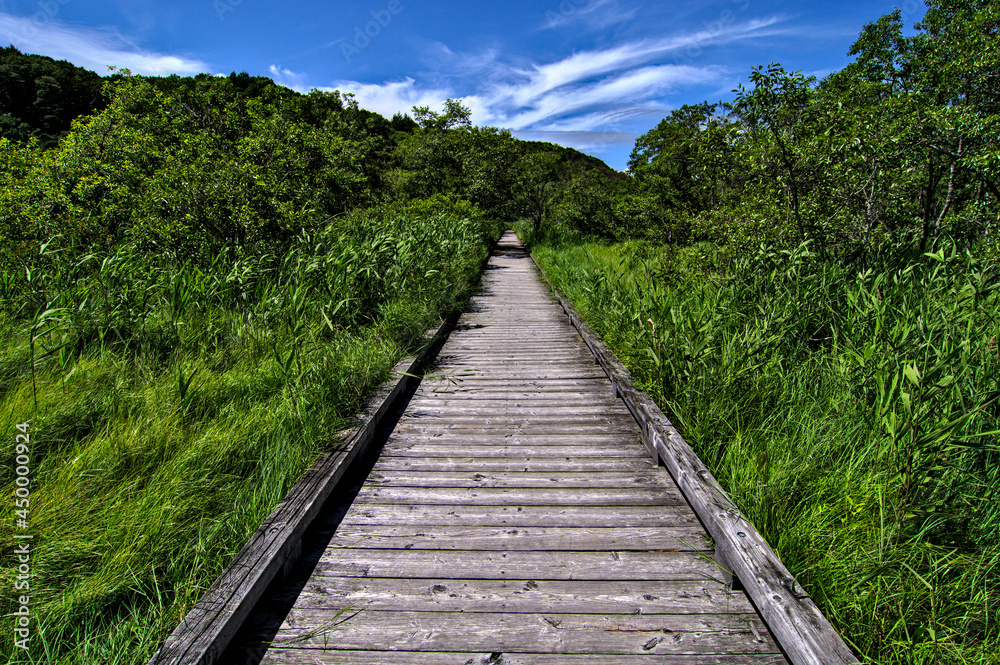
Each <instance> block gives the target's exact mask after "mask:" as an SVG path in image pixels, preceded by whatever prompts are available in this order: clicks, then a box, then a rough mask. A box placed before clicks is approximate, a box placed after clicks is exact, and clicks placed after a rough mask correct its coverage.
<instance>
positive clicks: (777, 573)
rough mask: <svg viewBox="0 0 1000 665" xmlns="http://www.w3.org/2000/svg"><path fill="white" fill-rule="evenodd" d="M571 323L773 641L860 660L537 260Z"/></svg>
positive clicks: (804, 655) (830, 662) (800, 658)
mask: <svg viewBox="0 0 1000 665" xmlns="http://www.w3.org/2000/svg"><path fill="white" fill-rule="evenodd" d="M531 259H532V261H534V263H535V266H536V267H537V268H538V270H539V272H540V273H541V274H542V276H543V277H544V278H545V281H546V282H547V283H548V286H549V289H550V290H551V291H552V294H553V295H554V296H555V298H556V300H557V301H558V302H559V305H560V306H561V307H562V309H563V311H564V312H565V313H566V316H568V317H569V320H570V323H572V325H573V327H575V328H576V329H577V331H578V332H579V333H580V336H581V337H582V338H583V341H584V343H585V344H586V345H587V347H588V348H589V349H590V351H591V353H593V354H594V360H595V361H596V362H597V364H598V365H600V366H601V368H602V369H603V370H604V373H605V374H607V375H608V378H609V379H610V380H611V383H612V385H613V386H614V390H615V394H616V395H617V396H618V397H620V398H621V399H622V401H623V402H624V403H625V405H626V406H627V407H628V410H629V411H630V412H631V413H632V415H633V417H635V420H636V422H637V423H638V424H639V428H640V429H641V430H642V440H643V442H644V443H645V444H646V447H647V448H648V449H649V451H650V454H651V455H652V457H653V460H654V461H655V462H657V463H659V462H660V461H661V460H662V462H663V464H664V465H665V466H666V468H667V470H668V471H669V472H670V475H671V476H672V477H673V479H674V481H675V482H676V483H677V486H678V487H680V489H681V492H683V494H684V497H685V498H686V499H687V501H688V503H689V504H691V508H692V509H693V510H694V511H695V514H697V516H698V519H699V520H701V522H702V525H703V526H704V527H705V529H706V530H707V531H708V533H709V535H711V536H712V538H713V539H714V540H715V548H716V561H717V562H718V563H719V565H720V566H721V567H722V568H723V570H725V571H726V572H727V573H731V574H732V575H733V576H735V577H736V579H738V580H739V582H740V585H741V586H742V588H743V590H744V591H745V592H746V594H747V596H749V598H750V600H751V601H752V602H753V604H754V605H755V606H756V607H757V610H758V611H759V612H760V615H761V618H763V620H764V622H765V623H766V624H767V627H768V628H769V629H770V631H771V633H772V634H773V635H774V637H775V640H776V641H777V642H778V644H779V645H780V646H781V649H782V650H783V651H784V652H785V655H786V656H787V657H788V659H789V660H790V661H791V662H792V663H793V665H834V664H837V663H857V662H859V661H858V659H857V657H856V656H855V655H854V653H853V652H851V650H850V648H849V647H848V646H847V644H846V643H845V642H844V640H843V638H842V637H841V636H840V634H839V633H838V632H837V631H836V630H835V629H834V627H833V626H832V625H831V624H830V622H829V621H828V620H827V618H826V617H825V616H824V615H823V613H822V612H821V611H820V609H819V608H818V607H817V606H816V603H815V602H814V601H813V600H812V598H810V597H809V595H808V594H807V593H806V591H805V589H804V588H803V587H802V585H801V584H799V583H798V581H797V580H796V579H795V577H793V576H792V574H791V573H790V572H788V569H787V568H786V567H785V564H783V563H782V562H781V559H779V558H778V556H777V555H776V554H775V553H774V551H773V550H772V549H771V547H770V546H769V545H768V544H767V541H766V540H764V538H763V537H762V536H761V535H760V533H758V531H757V529H756V528H755V527H754V525H753V524H751V523H750V522H749V521H747V520H746V519H745V518H744V517H743V516H742V515H741V514H740V511H739V509H738V508H737V507H736V505H735V504H733V502H732V500H731V499H730V498H729V496H728V495H727V494H726V493H725V492H724V491H723V490H722V488H721V487H720V486H719V483H718V481H717V480H716V479H715V477H714V476H713V475H712V473H711V472H710V471H709V470H708V469H707V468H705V465H704V464H703V463H702V461H701V459H699V457H698V455H696V454H695V452H694V450H692V449H691V446H689V445H688V443H687V441H685V440H684V438H683V437H682V436H681V434H680V432H678V431H677V429H676V428H675V427H674V426H673V424H672V423H671V422H670V420H669V419H668V418H667V417H666V416H665V415H664V414H663V411H661V410H660V408H659V407H658V406H657V405H656V403H655V402H653V400H652V399H651V398H650V397H649V396H648V395H647V394H646V393H645V392H643V391H641V390H639V389H637V388H636V387H635V385H634V384H633V382H632V376H631V374H630V373H629V371H628V370H627V369H626V368H625V366H624V365H622V363H621V361H620V360H618V357H617V356H616V355H615V354H614V352H613V351H611V350H610V349H609V348H608V347H607V346H606V345H605V344H604V342H603V341H602V340H601V338H600V336H598V334H597V333H596V332H595V331H594V330H593V329H592V328H591V327H590V326H589V325H588V324H587V323H586V322H585V321H584V320H583V318H582V317H581V316H580V313H579V312H577V311H576V308H574V307H573V305H572V304H570V303H569V301H567V300H566V299H565V298H564V297H563V296H562V294H561V293H560V292H559V290H558V289H556V287H555V285H554V283H553V282H552V280H551V279H549V276H548V274H547V273H546V272H545V270H544V268H542V266H541V264H539V263H538V261H537V260H536V259H535V257H534V255H532V256H531Z"/></svg>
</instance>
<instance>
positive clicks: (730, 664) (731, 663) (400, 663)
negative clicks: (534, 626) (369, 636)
mask: <svg viewBox="0 0 1000 665" xmlns="http://www.w3.org/2000/svg"><path fill="white" fill-rule="evenodd" d="M267 662H268V663H273V664H274V665H290V664H293V663H294V664H295V665H387V664H391V665H594V664H595V663H599V664H600V665H781V664H783V663H785V662H787V661H785V658H784V656H781V655H780V654H725V655H706V654H656V655H649V654H642V655H639V654H629V655H627V656H615V655H603V656H601V658H600V660H595V659H594V656H593V655H591V654H586V655H573V654H551V653H510V652H493V653H482V652H481V653H472V652H439V651H438V652H433V651H348V650H332V649H331V650H326V649H324V650H317V649H295V648H283V649H280V650H275V651H274V652H273V653H271V654H268V660H267Z"/></svg>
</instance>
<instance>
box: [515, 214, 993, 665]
mask: <svg viewBox="0 0 1000 665" xmlns="http://www.w3.org/2000/svg"><path fill="white" fill-rule="evenodd" d="M520 230H521V231H522V233H523V235H525V236H528V237H529V239H530V230H529V229H527V228H522V229H520ZM532 251H533V252H534V253H535V255H536V257H537V258H538V259H539V260H540V262H541V263H542V264H543V266H544V267H545V269H546V271H547V272H548V273H549V275H550V276H551V278H552V279H553V280H554V282H555V285H556V286H557V287H558V288H559V289H560V290H561V291H562V292H563V293H564V294H566V295H567V296H568V297H569V299H570V300H571V301H572V302H573V303H574V305H575V306H576V307H577V308H578V309H579V310H580V311H581V313H582V314H583V316H584V317H585V318H586V319H587V320H588V321H589V322H590V323H591V324H592V325H593V326H594V327H595V329H597V330H598V332H599V333H600V334H601V335H602V336H603V337H604V339H605V340H606V341H607V342H608V344H609V345H610V346H611V348H612V349H614V350H615V352H616V353H617V354H618V355H619V356H620V357H621V358H622V359H623V361H624V362H625V364H626V365H627V366H628V368H629V369H630V371H632V372H633V374H634V376H635V377H636V378H637V380H638V382H639V383H640V385H642V387H643V388H645V389H646V390H647V391H648V392H649V393H650V394H651V395H652V396H653V397H654V399H656V401H657V402H658V403H659V404H660V405H661V406H662V407H663V408H664V411H665V412H666V413H667V414H668V415H669V416H670V417H671V418H672V420H674V422H675V424H677V425H678V426H679V427H680V429H681V430H682V431H683V433H684V435H685V436H686V438H687V440H688V441H689V442H690V443H691V445H692V446H693V447H694V448H695V450H696V451H697V452H698V454H699V455H700V456H701V457H702V459H703V460H704V461H705V462H706V464H707V465H708V466H709V467H710V469H711V470H712V472H713V473H714V474H715V475H716V477H717V478H718V479H719V481H720V482H721V484H722V485H723V487H724V488H725V489H726V490H727V491H728V492H729V493H730V494H731V495H732V497H733V499H734V501H735V502H736V504H737V505H738V506H739V507H740V508H741V510H742V511H744V513H745V514H746V515H747V517H748V518H749V519H750V520H751V521H752V522H753V523H754V524H755V525H756V526H757V527H758V529H759V530H760V531H761V533H762V534H763V535H764V537H765V538H766V539H767V540H768V542H769V543H770V544H771V545H772V546H773V547H774V549H775V551H776V552H777V553H778V554H779V556H780V557H781V558H782V560H783V561H784V562H785V563H786V565H787V566H788V567H789V569H790V570H791V571H792V573H793V574H794V575H796V577H797V578H798V579H799V580H800V582H802V583H803V584H804V585H805V587H806V589H807V590H808V591H809V592H810V593H811V595H812V596H813V597H814V598H815V599H816V601H817V602H818V603H819V605H820V607H821V608H822V609H823V610H824V612H826V613H827V615H828V616H829V617H830V619H831V621H832V622H833V624H834V625H835V626H836V627H837V628H838V629H839V630H840V631H841V632H842V633H843V634H844V636H845V638H846V639H847V640H848V642H849V643H850V644H851V645H852V646H853V647H854V649H855V650H856V652H857V653H859V654H861V655H862V656H863V660H864V662H870V663H884V664H886V665H888V664H890V663H891V664H896V663H995V662H1000V628H998V620H1000V592H998V591H997V589H1000V501H998V498H1000V497H998V495H997V489H998V487H1000V475H998V474H1000V472H998V471H997V468H998V464H997V463H998V462H1000V446H998V439H997V430H998V429H1000V428H998V419H1000V408H998V403H997V395H998V388H1000V385H998V377H1000V351H998V346H997V344H998V341H997V340H998V335H1000V298H998V295H1000V274H998V270H997V266H996V265H995V264H990V263H988V262H985V261H983V260H980V259H978V258H977V257H976V255H975V254H974V253H973V252H970V251H966V250H963V249H960V248H959V247H957V246H956V245H954V244H951V243H947V242H943V243H942V244H941V245H940V247H939V248H938V249H937V251H935V252H933V253H928V254H926V255H921V254H919V253H917V252H915V251H913V250H912V249H910V248H908V247H902V246H896V247H885V248H882V249H880V250H876V251H872V252H870V253H868V254H866V255H865V256H862V257H857V258H855V259H852V260H839V261H832V260H826V259H823V258H822V257H819V256H817V255H815V254H813V253H812V252H811V251H810V247H809V245H803V246H800V247H799V248H797V249H792V250H786V251H773V250H767V249H761V250H760V251H759V252H757V253H755V254H752V255H749V256H743V257H736V258H734V257H731V256H727V255H726V253H724V252H722V251H721V250H719V249H718V248H716V247H714V246H712V245H707V244H701V245H695V246H690V247H684V248H677V247H670V246H662V245H656V244H651V243H646V242H635V241H633V242H627V243H620V244H611V245H608V244H600V243H587V242H581V241H575V242H558V238H549V239H548V241H547V242H537V243H535V244H534V245H533V246H532Z"/></svg>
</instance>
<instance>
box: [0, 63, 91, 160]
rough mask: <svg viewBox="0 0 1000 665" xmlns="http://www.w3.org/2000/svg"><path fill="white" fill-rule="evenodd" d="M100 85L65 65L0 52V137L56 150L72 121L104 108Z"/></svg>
mask: <svg viewBox="0 0 1000 665" xmlns="http://www.w3.org/2000/svg"><path fill="white" fill-rule="evenodd" d="M103 85H104V81H103V80H102V79H101V77H100V76H98V75H97V74H96V73H94V72H91V71H87V70H86V69H81V68H79V67H75V66H73V65H71V64H70V63H68V62H66V61H65V60H59V61H55V60H53V59H52V58H46V57H44V56H37V55H24V54H22V53H21V52H20V51H18V50H17V49H16V48H14V47H13V46H9V47H6V48H3V47H0V138H8V139H11V140H12V141H27V140H28V139H30V138H35V139H37V140H38V141H39V143H40V144H41V145H43V146H46V147H49V146H52V145H54V144H55V143H56V142H57V141H58V139H59V138H60V137H61V136H63V135H65V134H66V132H68V131H69V127H70V123H71V122H72V121H73V120H74V119H75V118H77V117H78V116H81V115H84V114H89V113H91V112H92V111H94V110H96V109H100V108H103V106H104V103H105V100H104V96H103V95H102V93H101V89H102V87H103Z"/></svg>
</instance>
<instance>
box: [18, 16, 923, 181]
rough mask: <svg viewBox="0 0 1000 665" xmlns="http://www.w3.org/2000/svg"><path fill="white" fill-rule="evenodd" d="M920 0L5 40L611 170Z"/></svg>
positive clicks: (236, 19) (833, 59) (157, 27)
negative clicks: (535, 147)
mask: <svg viewBox="0 0 1000 665" xmlns="http://www.w3.org/2000/svg"><path fill="white" fill-rule="evenodd" d="M896 6H899V7H900V8H901V9H902V10H903V13H904V19H905V21H906V23H907V24H909V25H912V23H914V22H915V21H917V20H919V18H920V16H921V15H922V14H923V3H922V2H918V1H917V0H897V1H895V2H893V1H888V2H882V1H868V2H860V1H852V0H847V1H838V2H820V3H815V2H811V3H804V2H795V1H793V0H712V1H709V2H699V3H695V2H674V1H668V2H659V3H648V2H647V3H644V2H635V1H632V0H542V1H540V2H527V1H514V2H475V1H471V0H466V1H465V2H456V1H454V0H445V1H439V2H430V1H429V0H344V1H342V2H329V3H320V2H305V1H302V0H284V1H280V0H172V1H171V2H164V1H155V0H103V1H102V0H0V43H2V44H3V45H6V44H8V43H10V44H13V45H15V46H17V47H18V48H19V49H21V50H22V51H24V52H26V53H39V54H43V55H48V56H51V57H53V58H56V59H65V60H69V61H70V62H73V63H74V64H77V65H80V66H83V67H87V68H90V69H93V70H95V71H98V72H99V73H102V74H105V73H107V71H108V70H107V66H108V65H116V66H118V67H127V68H129V69H131V70H132V71H133V72H134V73H138V74H151V75H165V74H170V73H177V74H182V75H187V74H196V73H199V72H208V73H221V74H228V73H229V72H232V71H237V72H239V71H243V70H245V71H247V72H249V73H251V74H255V75H265V76H270V77H272V78H273V79H274V80H275V81H277V82H278V83H281V84H283V85H287V86H289V87H291V88H294V89H296V90H300V91H303V92H304V91H307V90H309V89H310V88H321V89H339V90H342V91H351V92H353V93H354V94H355V95H356V96H357V99H358V101H359V103H360V104H361V106H363V107H365V108H369V109H372V110H374V111H378V112H379V113H382V114H384V115H387V116H391V115H392V114H393V113H395V112H397V111H404V112H405V111H408V110H409V109H411V108H412V107H413V106H414V105H415V104H419V105H429V106H431V107H432V108H440V107H441V105H442V102H443V101H444V100H445V99H447V98H449V97H452V98H458V99H461V100H462V101H463V103H465V104H466V105H467V106H469V107H470V108H471V109H472V111H473V122H474V123H476V124H478V125H493V126H497V127H504V128H508V129H510V130H511V131H512V132H513V133H514V134H515V136H518V137H521V138H525V139H531V140H543V141H551V142H554V143H560V144H563V145H568V146H573V147H576V148H578V149H580V150H583V151H584V152H588V153H590V154H593V155H596V156H598V157H601V158H602V159H604V160H605V161H607V162H608V164H609V165H611V166H612V167H614V168H617V169H624V168H625V164H626V162H627V160H628V155H629V153H630V152H631V149H632V146H633V144H634V142H635V139H636V137H637V136H638V135H639V134H641V133H643V132H645V131H648V130H649V129H651V128H652V127H654V126H655V125H656V124H657V123H658V122H659V120H660V119H662V118H663V117H664V116H666V115H668V114H669V112H670V110H671V109H674V108H677V107H679V106H680V105H682V104H685V103H696V102H699V101H703V100H709V101H720V100H722V101H726V100H729V99H732V92H731V91H732V89H733V88H735V87H736V86H737V85H738V84H739V83H741V82H745V81H746V78H747V74H748V73H749V71H750V67H751V66H753V65H757V64H767V63H768V62H771V61H777V62H780V63H782V64H783V65H784V66H785V67H786V68H787V69H792V70H801V71H803V72H805V73H807V74H815V75H818V76H822V75H824V74H826V73H828V72H830V71H834V70H836V69H840V68H841V67H843V66H844V65H845V64H846V63H847V62H848V57H847V50H848V48H849V47H850V45H851V44H852V43H853V42H854V40H855V38H856V37H857V34H858V32H859V31H860V30H861V27H862V26H863V25H864V24H865V23H867V22H870V21H874V20H876V19H877V18H878V17H879V16H881V15H883V14H886V13H889V12H891V11H892V10H893V9H894V8H895V7H896Z"/></svg>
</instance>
